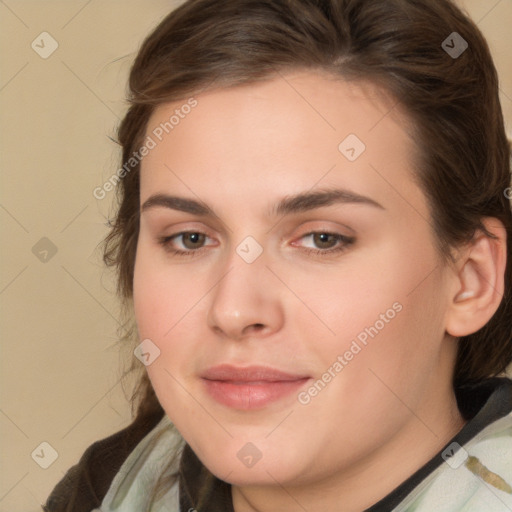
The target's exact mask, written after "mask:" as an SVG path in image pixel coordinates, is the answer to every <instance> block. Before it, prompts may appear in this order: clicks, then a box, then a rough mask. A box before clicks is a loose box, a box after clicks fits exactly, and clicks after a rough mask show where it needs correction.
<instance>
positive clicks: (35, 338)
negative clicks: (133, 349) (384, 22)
mask: <svg viewBox="0 0 512 512" xmlns="http://www.w3.org/2000/svg"><path fill="white" fill-rule="evenodd" d="M219 1H222V0H219ZM174 5H176V2H172V1H170V0H165V1H164V0H153V1H152V2H143V1H142V0H138V1H135V0H102V1H99V0H89V1H86V0H80V1H75V0H72V1H71V0H65V1H64V0H61V1H53V0H46V1H44V2H42V1H36V0H32V1H25V0H5V2H1V3H0V44H1V50H2V60H1V65H0V109H1V110H0V111H1V114H2V115H1V120H0V122H1V125H0V133H1V137H0V146H1V148H0V149H1V151H0V154H1V160H0V162H1V167H2V187H1V192H0V193H1V196H0V216H1V223H2V248H3V251H2V255H3V257H2V265H1V274H0V299H1V305H2V310H1V311H2V317H1V321H2V327H1V332H2V353H1V365H2V366H1V393H2V394H1V400H0V429H1V434H2V435H1V438H0V453H1V458H2V462H1V470H0V476H1V478H0V511H3V512H21V511H24V512H35V511H40V510H41V508H40V504H41V503H44V501H45V499H46V497H47V495H48V493H49V492H50V490H51V489H52V488H53V486H54V485H55V484H56V483H57V481H58V480H60V479H61V478H62V476H63V475H64V473H65V472H66V471H67V469H68V468H69V467H70V466H72V465H73V464H75V463H76V462H77V461H78V459H79V457H80V456H81V454H82V453H83V451H84V450H85V449H86V448H87V447H88V446H89V445H90V444H91V443H93V442H94V441H96V440H98V439H100V438H104V437H106V436H107V435H110V434H112V433H113V432H115V431H117V430H119V429H121V428H123V427H125V426H126V425H127V424H128V423H129V422H130V408H129V404H128V403H127V401H126V399H125V396H124V394H123V390H122V388H121V385H120V372H121V366H120V357H119V354H118V349H117V347H116V345H115V343H116V340H117V335H116V328H117V320H116V318H117V315H118V306H117V302H116V298H115V296H114V293H113V292H114V285H113V282H112V279H111V276H110V274H109V273H108V272H106V271H105V270H104V268H103V266H102V262H101V254H100V251H99V249H98V245H99V243H100V242H101V240H102V238H103V237H104V236H105V235H106V233H107V227H106V225H105V223H106V221H107V219H108V217H109V215H110V214H111V213H112V212H111V209H110V206H111V203H110V202H111V200H112V199H113V197H114V193H113V192H111V193H110V194H108V195H107V197H106V198H105V199H103V200H97V199H95V198H94V197H93V190H94V188H95V187H98V186H101V185H102V184H103V183H104V182H105V180H106V179H108V177H109V176H111V175H112V174H113V173H114V172H115V171H116V169H117V168H118V163H119V149H118V147H117V146H116V145H115V144H114V143H112V142H111V141H110V140H109V138H108V136H114V133H115V128H116V126H117V123H118V122H119V119H120V118H121V117H122V115H123V113H124V111H125V107H126V105H125V102H124V100H123V97H124V92H125V84H126V78H127V73H128V70H129V67H130V64H131V61H132V58H133V56H134V54H135V52H136V50H137V48H138V46H139V44H140V43H141V41H142V39H143V38H144V36H145V35H146V34H147V33H148V32H149V31H150V29H151V28H152V27H154V26H155V25H156V24H157V23H158V22H159V20H160V19H161V18H162V17H163V16H164V15H166V14H167V13H168V12H169V10H170V9H171V8H172V6H174ZM464 5H465V6H466V8H467V9H468V12H469V13H470V15H471V16H472V17H473V18H474V19H475V20H476V21H477V22H478V24H479V26H480V28H481V29H482V30H483V32H484V34H485V35H486V36H487V38H488V41H489V43H490V46H491V48H492V51H493V54H494V56H495V61H496V64H497V67H498V68H499V72H500V75H501V91H502V95H501V98H502V103H503V107H504V110H505V113H506V116H507V126H508V133H509V135H512V69H511V67H510V65H509V62H510V51H509V48H510V47H511V45H512V38H511V35H510V27H511V26H512V2H511V1H510V0H501V1H495V0H493V1H492V2H489V1H488V0H466V1H465V2H464ZM42 32H48V33H49V34H51V36H52V37H53V38H54V39H55V40H56V41H57V43H58V48H57V50H56V51H55V52H54V53H53V54H52V55H50V56H49V57H48V58H46V59H44V58H42V57H41V56H40V55H39V54H38V53H36V51H35V50H34V49H33V48H32V47H31V44H32V42H33V41H35V43H34V44H35V45H38V46H36V48H37V49H38V51H39V52H40V53H41V52H44V51H48V50H49V49H51V46H50V39H49V38H48V37H47V36H41V37H40V36H39V35H40V34H41V33H42ZM43 37H44V38H45V39H44V42H43V43H41V38H43ZM507 65H508V66H507ZM41 239H43V240H41ZM34 247H35V249H34ZM55 249H56V251H57V252H56V253H55V254H52V251H55ZM45 251H47V252H45ZM34 253H36V254H34ZM42 259H43V260H45V259H46V261H42ZM43 442H46V443H49V444H50V445H51V446H52V447H53V448H54V449H55V450H56V451H57V453H58V458H57V459H56V460H55V462H54V463H53V464H52V465H51V466H50V467H49V468H48V469H42V468H41V467H40V466H39V465H38V464H37V463H36V462H35V461H34V459H33V458H32V456H31V454H32V453H33V452H34V450H36V453H39V454H40V453H41V450H43V452H44V453H45V457H47V456H48V454H50V449H49V448H48V447H46V445H43V446H42V447H41V443H43ZM42 458H43V457H40V458H39V460H42Z"/></svg>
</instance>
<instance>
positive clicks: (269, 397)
mask: <svg viewBox="0 0 512 512" xmlns="http://www.w3.org/2000/svg"><path fill="white" fill-rule="evenodd" d="M201 378H202V380H203V383H204V385H205V387H206V391H207V392H208V393H209V395H210V396H211V397H212V398H213V399H215V400H216V401H217V402H219V403H221V404H223V405H226V406H228V407H231V408H234V409H240V410H250V409H261V408H263V407H265V406H267V405H269V404H270V403H272V402H276V401H278V400H281V399H284V398H285V397H287V396H289V395H290V394H292V393H293V392H294V391H298V389H299V388H300V387H302V386H303V385H304V383H305V382H307V381H308V380H309V379H310V377H309V376H308V375H304V374H292V373H288V372H284V371H282V370H278V369H276V368H270V367H266V366H247V367H236V366H232V365H227V364H223V365H219V366H215V367H212V368H209V369H207V370H206V371H204V372H203V373H202V374H201Z"/></svg>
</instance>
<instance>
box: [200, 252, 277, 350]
mask: <svg viewBox="0 0 512 512" xmlns="http://www.w3.org/2000/svg"><path fill="white" fill-rule="evenodd" d="M272 277H273V276H272V274H271V272H269V270H268V269H267V268H266V266H265V259H264V258H263V257H262V256H261V257H260V258H259V259H258V260H256V261H255V262H253V263H246V262H245V261H243V260H242V259H241V258H240V257H239V256H238V255H237V254H235V255H234V256H233V257H232V258H231V260H230V265H229V271H227V272H226V273H225V275H224V276H223V277H222V278H221V279H220V281H219V283H218V284H217V286H216V287H215V288H214V290H212V294H211V295H210V300H211V303H210V306H209V311H208V326H209V327H210V328H211V329H212V330H213V331H215V332H216V333H217V334H218V335H220V336H222V337H224V338H226V339H232V340H237V341H239V340H243V339H246V338H254V337H256V338H267V337H269V336H270V335H272V334H274V333H276V332H278V331H279V330H280V329H281V328H282V326H283V323H284V310H283V304H282V300H281V297H280V295H279V287H278V286H276V281H275V279H272Z"/></svg>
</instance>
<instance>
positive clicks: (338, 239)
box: [292, 231, 355, 254]
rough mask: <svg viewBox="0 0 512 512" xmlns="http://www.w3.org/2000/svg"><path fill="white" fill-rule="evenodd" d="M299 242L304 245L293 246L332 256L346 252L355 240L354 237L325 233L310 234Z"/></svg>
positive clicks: (295, 243) (295, 244)
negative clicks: (331, 254)
mask: <svg viewBox="0 0 512 512" xmlns="http://www.w3.org/2000/svg"><path fill="white" fill-rule="evenodd" d="M299 240H300V241H302V243H299V244H298V243H297V242H294V243H293V244H292V245H294V246H297V245H298V246H299V247H303V248H304V249H305V250H306V251H308V252H314V253H316V254H330V253H333V252H340V251H344V250H346V249H347V248H348V246H350V245H351V244H353V243H354V242H355V238H353V237H348V236H345V235H342V234H340V233H329V232H324V231H318V232H313V233H308V234H307V235H304V236H302V237H301V238H300V239H299Z"/></svg>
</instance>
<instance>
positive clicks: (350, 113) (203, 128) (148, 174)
mask: <svg viewBox="0 0 512 512" xmlns="http://www.w3.org/2000/svg"><path fill="white" fill-rule="evenodd" d="M190 105H194V106H192V107H191V106H190ZM408 126H410V120H409V119H408V118H407V116H405V115H404V114H403V112H402V111H401V110H400V108H399V105H398V104H397V103H396V101H394V100H393V99H392V98H390V97H389V96H387V95H386V94H385V93H384V92H383V91H382V90H380V89H379V88H377V87H375V86H372V85H371V84H368V83H359V82H347V81H343V80H340V79H334V78H332V77H330V76H326V75H324V74H319V73H313V72H300V73H299V72H297V73H293V74H287V75H284V74H283V75H280V76H278V77H277V78H274V79H271V80H267V81H265V82H259V83H256V84H250V85H244V86H237V87H233V88H227V89H218V90H213V91H209V92H205V93H202V94H198V95H197V96H195V97H194V100H193V102H191V100H190V99H188V98H187V99H184V100H183V101H178V102H173V103H168V104H162V105H160V106H159V107H157V108H156V109H155V111H154V113H153V115H152V116H151V118H150V120H149V122H148V126H147V130H146V136H147V137H148V138H151V139H152V140H153V142H154V144H155V145H154V148H153V149H151V151H149V153H148V154H147V155H146V156H145V157H144V158H143V160H142V166H141V200H142V201H143V200H144V198H145V197H148V196H149V195H150V194H154V193H158V192H169V191H172V192H173V193H183V194H186V195H190V194H191V193H193V194H195V195H198V196H200V197H201V198H208V197H209V196H210V197H212V199H214V200H215V199H219V200H220V199H221V197H222V199H225V200H229V198H231V200H230V201H231V202H233V201H234V200H235V199H236V198H238V197H240V194H242V192H243V193H244V194H245V197H244V200H245V201H247V200H249V201H253V202H254V201H255V200H256V198H261V197H270V196H273V195H276V196H278V195H281V196H284V195H287V194H294V193H300V192H303V191H304V190H309V189H311V188H313V187H315V186H316V185H317V184H318V185H319V186H322V187H326V186H327V187H328V186H336V187H339V186H343V187H345V188H349V189H352V190H354V191H356V192H358V193H364V194H374V195H375V194H376V196H377V197H380V198H381V199H383V198H384V196H386V195H387V196H388V201H389V200H391V199H393V200H395V201H396V199H397V195H396V192H397V190H402V192H403V193H405V194H406V195H411V194H412V195H416V196H418V194H419V196H418V197H417V198H416V199H420V200H421V199H422V198H421V196H422V194H421V192H420V191H419V190H418V189H417V187H416V185H415V181H414V180H413V179H412V174H411V173H412V166H413V160H414V155H415V148H414V144H413V143H412V141H411V139H410V138H409V136H408V129H407V127H408ZM393 189H394V190H393ZM221 191H222V194H221ZM248 191H252V194H248V193H247V192H248ZM377 197H376V200H379V199H378V198H377ZM379 202H380V201H379Z"/></svg>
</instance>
